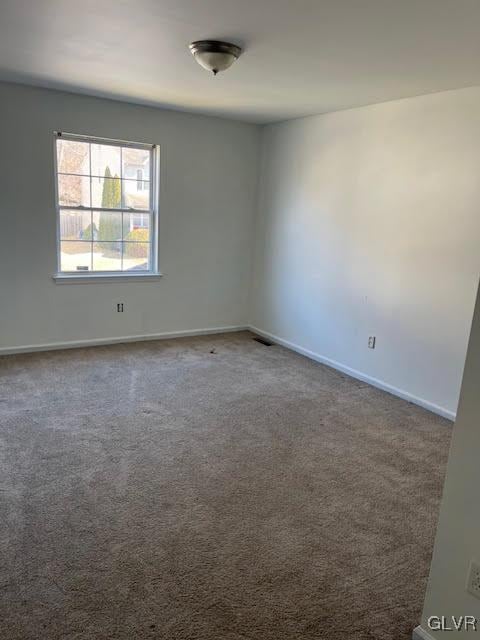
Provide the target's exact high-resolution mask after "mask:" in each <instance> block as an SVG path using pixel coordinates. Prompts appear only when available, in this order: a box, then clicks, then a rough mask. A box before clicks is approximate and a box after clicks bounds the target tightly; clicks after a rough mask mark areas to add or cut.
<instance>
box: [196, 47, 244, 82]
mask: <svg viewBox="0 0 480 640" xmlns="http://www.w3.org/2000/svg"><path fill="white" fill-rule="evenodd" d="M189 48H190V51H191V52H192V55H193V57H194V58H195V60H196V61H197V62H198V64H199V65H200V66H202V67H203V68H204V69H206V70H207V71H212V72H213V75H214V76H216V75H217V73H218V72H219V71H225V69H228V67H231V66H232V64H233V63H234V62H235V60H236V59H237V58H238V57H239V55H240V54H241V53H242V50H241V48H240V47H238V46H237V45H236V44H232V43H231V42H221V41H220V40H197V41H196V42H192V44H191V45H190V47H189Z"/></svg>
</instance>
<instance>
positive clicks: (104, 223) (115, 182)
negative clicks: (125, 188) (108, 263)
mask: <svg viewBox="0 0 480 640" xmlns="http://www.w3.org/2000/svg"><path fill="white" fill-rule="evenodd" d="M121 204H122V184H121V180H120V178H119V177H118V175H117V174H115V176H114V177H112V172H111V171H110V167H108V166H107V168H106V169H105V176H104V181H103V191H102V207H103V208H104V209H119V208H120V207H121ZM121 238H122V222H121V216H119V215H118V214H117V213H113V212H112V213H109V212H108V211H102V212H101V214H100V220H99V223H98V239H99V240H100V241H105V240H111V241H113V242H109V243H108V245H103V246H104V247H105V249H110V250H111V251H115V250H116V249H117V248H118V247H117V242H115V241H118V240H121Z"/></svg>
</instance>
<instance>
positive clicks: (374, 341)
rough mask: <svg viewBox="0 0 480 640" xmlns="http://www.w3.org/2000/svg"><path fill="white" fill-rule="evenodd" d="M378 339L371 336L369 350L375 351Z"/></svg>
mask: <svg viewBox="0 0 480 640" xmlns="http://www.w3.org/2000/svg"><path fill="white" fill-rule="evenodd" d="M376 341H377V339H376V337H375V336H370V337H369V338H368V348H369V349H375V343H376Z"/></svg>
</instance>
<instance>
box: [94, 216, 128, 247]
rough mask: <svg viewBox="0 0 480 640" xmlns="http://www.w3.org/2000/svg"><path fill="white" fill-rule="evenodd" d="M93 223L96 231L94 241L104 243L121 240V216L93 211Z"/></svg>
mask: <svg viewBox="0 0 480 640" xmlns="http://www.w3.org/2000/svg"><path fill="white" fill-rule="evenodd" d="M93 223H94V225H95V227H96V229H97V236H96V238H95V240H98V241H99V242H104V241H107V240H114V241H115V242H118V241H120V240H122V214H121V213H114V212H113V211H94V212H93Z"/></svg>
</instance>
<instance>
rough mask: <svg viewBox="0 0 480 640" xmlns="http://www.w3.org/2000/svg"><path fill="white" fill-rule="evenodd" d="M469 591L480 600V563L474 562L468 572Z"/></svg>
mask: <svg viewBox="0 0 480 640" xmlns="http://www.w3.org/2000/svg"><path fill="white" fill-rule="evenodd" d="M467 591H468V593H470V594H471V595H472V596H475V598H478V599H479V600H480V563H478V562H475V561H474V560H472V562H471V563H470V570H469V572H468V581H467Z"/></svg>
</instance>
